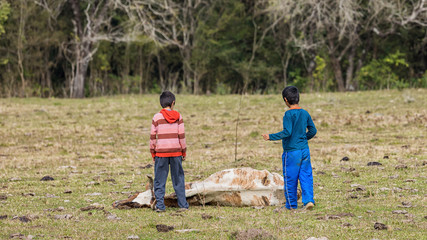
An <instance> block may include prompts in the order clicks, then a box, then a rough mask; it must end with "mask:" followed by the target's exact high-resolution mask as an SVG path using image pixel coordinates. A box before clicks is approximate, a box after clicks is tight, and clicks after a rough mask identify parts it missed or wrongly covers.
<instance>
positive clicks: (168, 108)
mask: <svg viewBox="0 0 427 240" xmlns="http://www.w3.org/2000/svg"><path fill="white" fill-rule="evenodd" d="M163 109H166V110H173V108H171V107H165V108H163Z"/></svg>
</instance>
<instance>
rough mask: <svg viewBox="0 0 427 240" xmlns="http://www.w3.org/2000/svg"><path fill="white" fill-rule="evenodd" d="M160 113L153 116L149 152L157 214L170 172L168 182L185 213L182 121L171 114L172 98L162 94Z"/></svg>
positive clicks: (172, 112) (162, 205) (176, 113)
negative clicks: (152, 167)
mask: <svg viewBox="0 0 427 240" xmlns="http://www.w3.org/2000/svg"><path fill="white" fill-rule="evenodd" d="M160 105H161V106H162V108H163V109H162V110H161V111H160V112H159V113H156V114H155V115H154V117H153V121H152V124H151V134H150V152H151V155H152V157H153V161H154V196H155V197H156V205H155V207H154V209H155V210H156V211H157V212H164V211H165V208H166V206H165V204H164V196H165V185H166V180H167V177H168V173H169V165H170V169H171V178H172V184H173V188H174V190H175V193H176V196H177V199H178V206H179V207H180V208H181V210H187V209H188V207H189V205H188V202H187V200H186V198H185V180H184V170H183V168H182V161H183V160H185V156H186V150H187V146H186V143H185V131H184V121H183V120H182V116H181V114H179V112H177V111H174V110H173V108H174V106H175V95H174V94H173V93H171V92H169V91H165V92H163V93H162V94H161V95H160Z"/></svg>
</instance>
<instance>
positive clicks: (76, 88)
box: [71, 40, 90, 98]
mask: <svg viewBox="0 0 427 240" xmlns="http://www.w3.org/2000/svg"><path fill="white" fill-rule="evenodd" d="M82 41H84V40H82ZM89 50H90V44H89V43H86V44H85V43H82V44H79V45H78V46H77V47H76V63H77V64H76V70H75V74H74V79H73V81H72V84H71V88H72V94H71V97H72V98H83V97H84V84H85V78H86V74H87V70H88V67H89V60H90V59H89V58H90V57H89V54H90V51H89Z"/></svg>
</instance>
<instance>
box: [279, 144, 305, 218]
mask: <svg viewBox="0 0 427 240" xmlns="http://www.w3.org/2000/svg"><path fill="white" fill-rule="evenodd" d="M301 157H302V155H301V151H299V150H297V151H292V152H284V153H283V155H282V163H283V178H284V182H285V184H284V191H285V199H286V205H285V206H286V208H287V209H297V208H298V203H297V200H298V196H297V188H298V174H299V171H300V168H301Z"/></svg>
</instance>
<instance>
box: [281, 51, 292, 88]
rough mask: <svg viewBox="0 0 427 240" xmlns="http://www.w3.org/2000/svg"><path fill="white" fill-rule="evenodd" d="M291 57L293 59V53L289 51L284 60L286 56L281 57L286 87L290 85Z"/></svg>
mask: <svg viewBox="0 0 427 240" xmlns="http://www.w3.org/2000/svg"><path fill="white" fill-rule="evenodd" d="M290 59H291V54H289V53H286V60H284V58H283V57H281V62H282V74H283V87H286V86H287V85H288V65H289V60H290Z"/></svg>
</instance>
